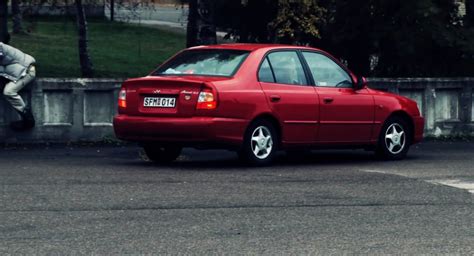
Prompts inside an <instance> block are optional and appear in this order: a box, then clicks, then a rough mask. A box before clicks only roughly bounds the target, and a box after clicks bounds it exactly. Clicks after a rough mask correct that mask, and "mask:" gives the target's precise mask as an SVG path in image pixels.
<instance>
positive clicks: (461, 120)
mask: <svg viewBox="0 0 474 256" xmlns="http://www.w3.org/2000/svg"><path fill="white" fill-rule="evenodd" d="M369 84H370V87H372V88H377V89H381V90H385V91H390V92H393V93H397V94H401V95H403V96H406V97H408V98H411V99H413V100H415V101H416V102H417V103H418V107H419V108H420V110H421V112H422V113H423V116H424V117H425V119H426V123H425V135H427V136H440V135H448V136H473V135H474V104H473V101H474V95H473V93H474V90H473V88H474V78H400V79H390V78H372V79H369Z"/></svg>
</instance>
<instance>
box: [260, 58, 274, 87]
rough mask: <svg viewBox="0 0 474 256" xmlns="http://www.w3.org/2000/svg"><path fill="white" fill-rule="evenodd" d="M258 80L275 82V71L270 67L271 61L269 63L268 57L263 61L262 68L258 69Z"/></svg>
mask: <svg viewBox="0 0 474 256" xmlns="http://www.w3.org/2000/svg"><path fill="white" fill-rule="evenodd" d="M258 80H259V81H260V82H267V83H274V82H275V78H274V77H273V71H272V68H271V67H270V63H268V59H267V58H265V60H264V61H263V62H262V65H261V66H260V70H259V71H258Z"/></svg>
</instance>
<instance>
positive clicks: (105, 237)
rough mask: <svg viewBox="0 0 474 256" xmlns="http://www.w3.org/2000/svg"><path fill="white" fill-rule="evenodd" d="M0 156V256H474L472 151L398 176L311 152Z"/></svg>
mask: <svg viewBox="0 0 474 256" xmlns="http://www.w3.org/2000/svg"><path fill="white" fill-rule="evenodd" d="M139 151H140V150H139V148H137V147H133V146H127V147H120V146H119V147H112V146H85V147H84V146H83V147H77V146H73V147H70V146H51V147H44V146H41V147H38V146H37V147H17V148H11V147H10V148H8V147H7V148H3V149H0V177H1V178H0V187H1V190H0V191H1V194H0V205H1V208H0V254H6V253H12V254H19V253H22V254H32V253H38V254H70V253H87V254H90V253H98V254H117V253H120V254H122V253H134V254H137V253H152V254H163V253H168V254H169V253H173V254H178V253H187V254H211V253H214V254H215V253H219V254H221V253H230V254H271V255H274V254H290V253H292V254H315V253H319V254H330V253H331V254H334V253H335V254H341V253H356V254H366V253H369V254H387V253H391V254H419V253H425V254H428V253H429V254H431V253H441V254H445V253H446V254H447V253H449V254H466V255H467V254H470V255H472V254H473V252H474V248H473V247H474V246H473V245H474V226H473V223H474V214H473V209H474V207H473V194H472V192H473V191H472V190H473V189H474V188H473V187H472V184H474V143H467V142H457V143H447V142H444V143H434V142H428V143H423V144H421V145H419V146H417V147H415V148H413V150H412V151H411V152H410V154H409V158H408V159H406V160H404V161H399V162H382V161H377V160H375V159H374V158H373V156H372V154H371V153H369V152H365V151H361V150H349V151H315V152H313V153H312V154H310V155H308V156H306V157H304V158H288V157H286V156H285V155H283V154H282V155H281V156H280V157H279V160H278V162H277V163H276V164H275V165H274V166H272V167H266V168H249V167H246V166H243V165H241V164H240V163H239V162H238V160H237V158H236V155H235V154H233V153H231V152H227V151H196V150H186V151H185V153H184V155H183V156H182V157H181V158H180V160H179V161H178V162H177V163H174V164H172V165H169V166H158V165H154V164H152V163H150V162H146V161H144V160H143V159H142V158H143V157H142V156H141V154H140V153H139Z"/></svg>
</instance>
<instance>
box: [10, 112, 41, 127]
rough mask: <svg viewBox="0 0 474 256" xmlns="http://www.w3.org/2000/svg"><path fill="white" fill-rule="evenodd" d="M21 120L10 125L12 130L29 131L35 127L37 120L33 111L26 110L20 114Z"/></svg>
mask: <svg viewBox="0 0 474 256" xmlns="http://www.w3.org/2000/svg"><path fill="white" fill-rule="evenodd" d="M20 116H21V120H20V121H15V122H12V123H11V124H10V128H12V129H13V130H15V131H27V130H30V129H32V128H33V127H35V118H34V117H33V113H31V109H29V108H25V110H24V111H23V112H20Z"/></svg>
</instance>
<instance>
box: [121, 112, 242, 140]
mask: <svg viewBox="0 0 474 256" xmlns="http://www.w3.org/2000/svg"><path fill="white" fill-rule="evenodd" d="M247 125H248V121H247V120H243V119H233V118H217V117H186V118H184V117H183V118H170V117H138V116H127V115H118V116H116V117H115V118H114V131H115V135H116V136H117V138H119V139H122V140H126V141H134V142H167V143H178V144H182V145H183V146H186V145H195V144H203V145H206V144H218V145H221V144H222V145H235V146H238V145H241V143H242V141H243V134H244V131H245V129H246V127H247Z"/></svg>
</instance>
